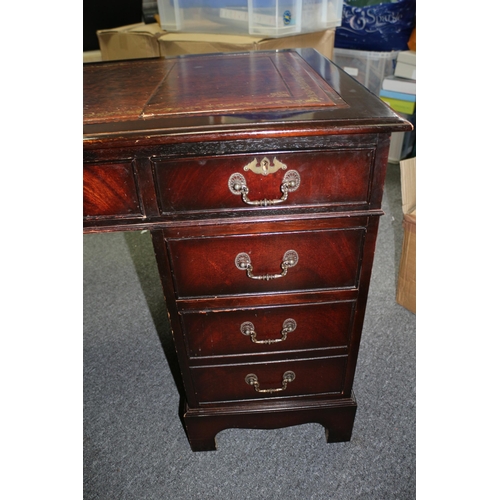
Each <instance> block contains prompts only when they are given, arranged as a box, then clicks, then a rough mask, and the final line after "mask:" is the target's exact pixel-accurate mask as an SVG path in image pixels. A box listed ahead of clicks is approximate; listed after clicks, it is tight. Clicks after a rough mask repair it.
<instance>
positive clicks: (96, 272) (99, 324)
mask: <svg viewBox="0 0 500 500" xmlns="http://www.w3.org/2000/svg"><path fill="white" fill-rule="evenodd" d="M383 209H384V211H385V214H386V215H384V216H383V217H382V219H381V223H380V230H379V237H378V242H377V252H376V257H375V263H374V270H373V275H372V284H371V290H370V294H369V299H368V307H367V313H366V319H365V326H364V330H363V338H362V342H361V350H360V354H359V361H358V368H357V373H356V378H355V384H354V390H355V394H356V398H357V401H358V412H357V415H356V421H355V424H354V430H353V436H352V440H351V441H350V442H349V443H337V444H327V443H326V440H325V435H324V430H323V428H322V427H321V426H320V425H318V424H306V425H301V426H297V427H289V428H285V429H278V430H246V429H228V430H225V431H222V432H221V433H219V434H218V436H217V444H218V451H215V452H201V453H193V452H192V451H191V449H190V447H189V444H188V441H187V439H186V436H185V434H184V430H183V428H182V425H181V422H180V420H179V392H178V389H177V384H178V370H177V367H176V364H175V357H174V356H173V350H172V345H171V342H170V339H169V328H168V319H167V314H166V311H165V308H164V303H163V296H162V290H161V286H160V281H159V277H158V274H157V270H156V263H155V259H154V255H153V249H152V245H151V241H150V237H149V234H148V233H140V232H130V233H114V234H100V235H85V236H84V304H83V307H84V344H83V347H84V350H83V353H84V392H83V396H84V423H83V424H84V425H83V429H84V460H83V462H84V471H83V490H84V499H85V500H91V499H101V500H118V499H124V500H125V499H126V500H142V499H151V500H161V499H180V500H183V499H204V500H205V499H206V500H209V499H221V500H223V499H241V500H254V499H255V500H257V499H266V500H267V499H290V500H294V499H297V500H305V499H311V500H313V499H318V500H323V499H325V500H327V499H334V500H354V499H367V500H377V499H380V500H390V499H395V500H406V499H413V498H415V497H416V486H415V481H416V477H415V476H416V464H415V449H416V444H415V427H416V415H415V384H416V383H415V356H416V354H415V333H416V317H415V315H414V314H412V313H410V312H409V311H407V310H406V309H404V308H403V307H401V306H399V305H398V304H397V303H396V301H395V293H396V280H397V272H398V266H399V256H400V252H401V244H402V236H403V234H402V227H401V221H402V213H401V191H400V180H399V167H398V165H395V164H390V165H389V168H388V175H387V181H386V191H385V195H384V202H383Z"/></svg>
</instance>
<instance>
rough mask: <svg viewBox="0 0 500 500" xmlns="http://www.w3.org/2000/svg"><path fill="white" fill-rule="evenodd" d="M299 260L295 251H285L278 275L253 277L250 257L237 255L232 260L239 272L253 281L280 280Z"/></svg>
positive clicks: (242, 254) (243, 254)
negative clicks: (243, 272)
mask: <svg viewBox="0 0 500 500" xmlns="http://www.w3.org/2000/svg"><path fill="white" fill-rule="evenodd" d="M298 260H299V255H298V253H297V252H296V251H295V250H287V251H286V252H285V254H284V255H283V260H282V261H281V273H280V274H261V275H254V274H253V272H252V271H253V267H252V263H251V261H250V256H249V255H248V254H247V253H244V252H242V253H239V254H238V255H237V256H236V259H234V263H235V265H236V267H237V268H238V269H240V270H241V271H246V273H247V276H248V277H249V278H252V279H253V280H265V281H269V280H274V279H276V278H282V277H283V276H285V275H286V273H287V272H288V268H289V267H293V266H295V265H296V264H297V262H298Z"/></svg>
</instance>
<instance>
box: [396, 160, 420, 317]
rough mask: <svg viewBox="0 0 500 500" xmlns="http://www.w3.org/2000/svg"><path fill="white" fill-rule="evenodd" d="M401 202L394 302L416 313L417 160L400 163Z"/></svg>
mask: <svg viewBox="0 0 500 500" xmlns="http://www.w3.org/2000/svg"><path fill="white" fill-rule="evenodd" d="M400 166H401V196H402V201H403V230H404V236H403V249H402V252H401V260H400V263H399V276H398V286H397V292H396V301H397V303H398V304H400V305H402V306H403V307H405V308H406V309H408V310H409V311H411V312H413V313H415V314H416V313H417V293H416V289H417V273H416V271H417V187H416V179H417V176H416V171H417V159H416V158H410V159H408V160H403V161H401V162H400Z"/></svg>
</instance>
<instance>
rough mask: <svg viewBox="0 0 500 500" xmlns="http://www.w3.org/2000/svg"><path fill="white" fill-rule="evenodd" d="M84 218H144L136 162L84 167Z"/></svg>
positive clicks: (97, 164)
mask: <svg viewBox="0 0 500 500" xmlns="http://www.w3.org/2000/svg"><path fill="white" fill-rule="evenodd" d="M83 216H84V218H106V217H107V218H113V217H122V216H129V217H134V216H135V217H141V216H142V208H141V204H140V201H139V195H138V188H137V184H136V180H135V176H134V170H133V166H132V163H130V162H116V163H96V164H85V165H84V166H83Z"/></svg>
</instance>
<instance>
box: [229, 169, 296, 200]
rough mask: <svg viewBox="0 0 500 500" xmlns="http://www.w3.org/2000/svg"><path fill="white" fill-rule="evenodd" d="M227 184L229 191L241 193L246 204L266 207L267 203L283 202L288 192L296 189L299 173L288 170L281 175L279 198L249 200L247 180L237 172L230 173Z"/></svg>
mask: <svg viewBox="0 0 500 500" xmlns="http://www.w3.org/2000/svg"><path fill="white" fill-rule="evenodd" d="M228 186H229V190H230V191H231V193H233V194H236V195H241V199H242V200H243V201H244V202H245V203H246V204H247V205H257V206H260V207H267V206H268V205H277V204H278V203H283V202H284V201H286V199H287V198H288V193H293V191H297V189H298V188H299V186H300V175H299V173H298V172H297V171H296V170H289V171H288V172H287V173H286V174H285V175H284V176H283V182H282V183H281V187H280V189H281V193H282V195H281V198H278V199H275V200H267V199H264V200H256V201H251V200H250V199H249V198H248V193H249V192H250V190H249V189H248V186H247V181H246V180H245V177H244V176H243V175H242V174H240V173H238V172H236V173H234V174H232V175H231V176H230V177H229V181H228Z"/></svg>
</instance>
